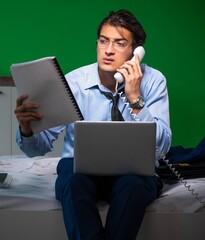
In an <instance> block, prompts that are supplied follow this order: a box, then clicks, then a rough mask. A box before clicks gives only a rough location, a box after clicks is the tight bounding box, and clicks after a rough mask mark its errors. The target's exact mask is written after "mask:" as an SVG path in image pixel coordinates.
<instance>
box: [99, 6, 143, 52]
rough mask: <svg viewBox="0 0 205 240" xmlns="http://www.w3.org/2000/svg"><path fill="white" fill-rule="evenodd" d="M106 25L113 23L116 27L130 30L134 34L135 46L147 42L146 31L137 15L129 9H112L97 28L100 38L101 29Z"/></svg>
mask: <svg viewBox="0 0 205 240" xmlns="http://www.w3.org/2000/svg"><path fill="white" fill-rule="evenodd" d="M104 25H111V26H114V27H123V28H126V29H127V30H129V31H130V32H131V33H132V36H133V48H135V47H137V46H142V45H143V44H144V43H145V39H146V33H145V31H144V29H143V27H142V25H141V24H140V22H139V21H138V20H137V19H136V17H135V16H134V15H133V14H132V13H131V12H130V11H128V10H125V9H121V10H119V11H116V12H114V11H111V12H110V13H109V15H108V16H107V17H105V18H104V19H103V20H102V22H101V23H100V25H99V26H98V28H97V36H98V38H99V36H100V32H101V29H102V27H103V26H104Z"/></svg>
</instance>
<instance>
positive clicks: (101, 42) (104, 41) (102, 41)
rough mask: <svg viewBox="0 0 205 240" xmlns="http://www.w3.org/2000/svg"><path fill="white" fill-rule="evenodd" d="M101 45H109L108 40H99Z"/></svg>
mask: <svg viewBox="0 0 205 240" xmlns="http://www.w3.org/2000/svg"><path fill="white" fill-rule="evenodd" d="M99 42H100V44H107V43H108V40H106V39H99Z"/></svg>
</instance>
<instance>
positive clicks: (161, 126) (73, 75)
mask: <svg viewBox="0 0 205 240" xmlns="http://www.w3.org/2000/svg"><path fill="white" fill-rule="evenodd" d="M97 35H98V40H97V63H94V64H91V65H88V66H84V67H81V68H79V69H77V70H74V71H72V72H70V73H68V74H67V75H66V79H67V81H68V82H69V85H70V87H71V89H72V92H73V94H74V96H75V98H76V101H77V102H78V105H79V107H80V109H81V112H82V114H83V116H84V119H85V120H88V121H92V120H98V121H108V120H111V108H112V99H110V98H108V97H107V96H105V94H104V92H110V93H112V95H113V96H116V95H118V93H117V91H118V90H117V84H116V80H115V78H114V74H115V73H116V71H117V72H119V73H121V74H122V75H123V76H124V80H125V81H124V83H123V84H121V85H120V86H119V88H118V89H120V90H119V91H122V89H124V93H123V96H124V95H125V96H126V98H127V100H128V101H129V103H130V106H131V107H132V108H133V112H132V115H131V114H130V111H129V110H128V109H127V108H126V106H125V104H124V102H123V101H122V99H121V98H120V99H119V101H118V108H119V111H120V112H121V114H122V116H121V120H124V121H133V120H134V121H135V120H137V121H155V122H156V124H157V134H156V143H157V147H156V165H157V164H158V159H159V158H160V157H161V156H162V154H166V153H167V151H168V150H169V147H170V144H171V130H170V126H169V106H168V94H167V88H166V80H165V77H164V76H163V75H162V74H161V73H160V72H159V71H157V70H155V69H153V68H151V67H149V66H147V65H145V64H140V61H139V57H138V55H136V57H135V62H134V61H130V60H129V59H131V58H132V55H133V50H134V49H135V48H136V47H137V46H140V45H141V46H142V45H143V44H144V42H145V39H146V34H145V32H144V30H143V28H142V26H141V24H140V23H139V22H138V20H137V19H136V18H135V17H134V16H133V14H132V13H130V12H129V11H127V10H119V11H117V12H110V14H109V15H108V17H106V18H105V19H103V21H102V22H101V24H100V25H99V27H98V29H97ZM125 69H126V71H125ZM59 94H60V93H59ZM26 98H27V96H26V95H22V96H20V97H19V98H18V99H17V106H16V110H15V113H16V117H17V119H18V121H19V126H20V128H19V129H18V131H17V143H18V145H19V146H20V148H21V149H22V151H23V152H25V153H26V154H27V155H28V156H30V157H33V156H37V155H44V154H46V153H47V152H48V151H51V150H52V149H53V144H52V143H53V141H54V140H55V139H56V138H57V137H58V134H59V133H60V132H62V131H63V129H64V127H66V134H65V142H64V148H63V152H62V159H61V160H60V162H59V164H58V167H57V173H58V178H57V180H56V198H57V199H58V200H59V201H60V202H61V204H62V210H63V216H64V222H65V227H66V231H67V235H68V238H69V240H71V239H76V240H80V239H83V240H85V239H86V240H87V239H90V240H95V239H108V240H114V239H117V240H121V239H122V240H129V239H130V240H134V239H135V238H136V236H137V233H138V230H139V228H140V225H141V222H142V220H143V217H144V214H145V209H146V207H147V205H148V204H150V203H151V202H152V201H153V200H154V199H156V197H157V178H156V176H151V177H143V176H137V175H124V176H115V177H111V176H109V177H108V176H107V177H103V176H101V177H100V176H99V177H97V176H87V175H83V174H73V172H72V171H73V169H72V166H73V165H72V164H73V142H74V125H73V124H68V125H67V126H59V127H56V128H52V129H49V130H46V131H42V132H40V133H39V134H33V133H32V130H31V128H30V122H31V121H40V120H41V118H42V115H41V114H40V113H38V111H36V112H34V111H28V110H29V109H33V110H38V103H24V100H25V99H26ZM139 101H141V102H140V103H139ZM42 114H43V113H42ZM136 137H137V134H136ZM133 151H134V149H133ZM125 160H126V159H125ZM99 200H106V201H107V202H108V203H109V206H110V207H109V210H108V214H107V219H106V224H105V227H103V226H102V223H101V219H100V216H99V212H98V208H97V206H96V202H97V201H99Z"/></svg>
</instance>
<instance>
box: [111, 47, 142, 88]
mask: <svg viewBox="0 0 205 240" xmlns="http://www.w3.org/2000/svg"><path fill="white" fill-rule="evenodd" d="M136 54H138V56H139V59H140V61H141V60H142V58H143V57H144V55H145V50H144V48H143V47H142V46H139V47H137V48H135V50H134V52H133V55H134V56H133V58H132V59H131V61H135V55H136ZM114 78H115V80H116V81H118V83H122V82H123V81H124V77H123V76H122V74H121V73H119V72H117V73H115V75H114Z"/></svg>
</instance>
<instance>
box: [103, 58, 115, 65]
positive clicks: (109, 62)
mask: <svg viewBox="0 0 205 240" xmlns="http://www.w3.org/2000/svg"><path fill="white" fill-rule="evenodd" d="M113 62H114V59H112V58H103V63H104V64H111V63H113Z"/></svg>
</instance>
